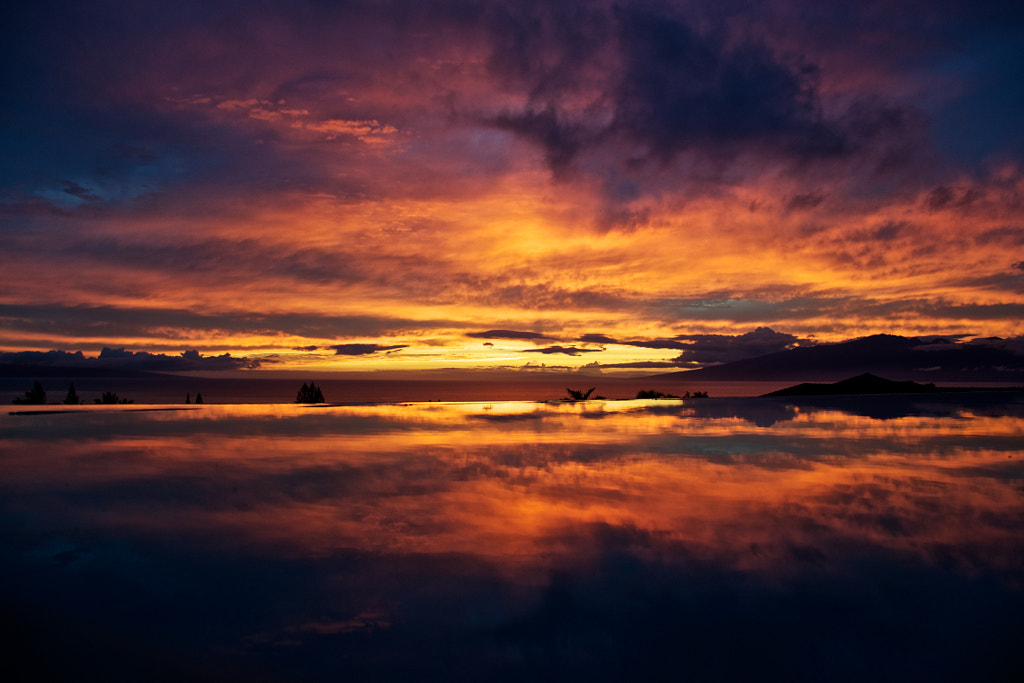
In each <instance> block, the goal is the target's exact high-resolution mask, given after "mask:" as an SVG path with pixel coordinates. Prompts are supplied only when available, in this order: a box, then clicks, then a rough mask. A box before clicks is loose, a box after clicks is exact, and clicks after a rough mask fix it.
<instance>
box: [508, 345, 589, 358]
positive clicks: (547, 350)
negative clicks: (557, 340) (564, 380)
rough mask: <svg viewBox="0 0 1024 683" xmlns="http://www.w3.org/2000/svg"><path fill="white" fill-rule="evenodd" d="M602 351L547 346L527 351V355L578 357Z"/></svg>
mask: <svg viewBox="0 0 1024 683" xmlns="http://www.w3.org/2000/svg"><path fill="white" fill-rule="evenodd" d="M600 350H601V349H581V348H577V347H575V346H545V347H544V348H542V349H526V353H543V354H552V353H564V354H565V355H567V356H578V355H580V354H581V353H597V352H599V351H600Z"/></svg>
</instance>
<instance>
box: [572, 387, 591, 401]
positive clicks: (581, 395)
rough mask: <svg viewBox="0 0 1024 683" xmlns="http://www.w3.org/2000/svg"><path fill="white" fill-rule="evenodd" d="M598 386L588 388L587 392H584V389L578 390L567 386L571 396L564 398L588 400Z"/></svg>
mask: <svg viewBox="0 0 1024 683" xmlns="http://www.w3.org/2000/svg"><path fill="white" fill-rule="evenodd" d="M596 388H597V387H590V389H588V390H587V392H586V393H583V391H582V390H581V391H577V390H576V389H569V388H566V391H568V392H569V398H567V399H564V400H566V401H586V400H587V399H588V398H590V395H591V394H592V393H594V389H596Z"/></svg>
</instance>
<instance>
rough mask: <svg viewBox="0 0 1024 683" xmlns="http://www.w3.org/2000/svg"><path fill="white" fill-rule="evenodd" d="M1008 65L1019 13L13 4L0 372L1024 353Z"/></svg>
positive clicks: (7, 37) (1023, 72)
mask: <svg viewBox="0 0 1024 683" xmlns="http://www.w3.org/2000/svg"><path fill="white" fill-rule="evenodd" d="M1022 55H1024V7H1022V6H1021V5H1020V3H1019V2H977V1H967V0H963V1H961V0H929V1H928V2H924V1H918V0H906V1H890V0H886V1H885V2H882V1H880V0H879V1H876V0H864V1H861V2H850V3H845V2H836V3H821V2H817V1H814V0H779V1H776V2H749V1H743V0H724V1H719V2H714V3H709V2H684V1H670V0H666V1H664V2H657V1H652V2H646V1H634V0H617V1H615V2H606V1H604V0H595V1H588V0H565V1H562V2H559V1H556V0H552V1H548V2H524V1H521V0H520V1H513V0H504V1H503V0H486V1H483V0H481V1H477V0H441V1H439V2H423V1H414V0H390V1H387V2H370V1H358V0H355V1H352V2H313V1H307V2H302V1H301V0H300V1H295V0H289V1H287V2H284V1H281V2H278V1H275V0H264V1H263V2H241V1H239V2H216V1H211V0H204V1H202V2H193V1H191V0H177V1H176V2H173V3H170V2H168V3H164V2H128V1H125V2H118V1H108V0H94V1H93V2H88V3H82V2H48V1H46V0H33V2H25V1H23V0H15V1H14V2H13V3H6V4H5V5H4V9H2V10H0V60H2V61H0V63H2V66H0V69H2V71H0V77H2V83H0V86H2V87H0V102H2V104H0V354H2V355H3V357H4V358H7V359H18V358H20V359H23V358H29V357H32V358H37V359H38V358H49V359H57V360H60V361H61V362H72V361H75V362H82V363H84V362H89V360H90V359H95V358H96V357H97V356H100V355H102V356H103V357H105V358H106V359H107V360H108V361H114V360H117V361H119V362H122V361H123V362H124V363H134V364H136V365H139V366H147V367H148V366H155V365H160V366H162V367H166V368H168V369H192V370H202V369H207V370H214V369H229V370H230V369H249V370H252V369H264V370H266V369H303V368H317V369H334V370H339V371H380V370H400V371H405V370H431V369H433V370H438V369H442V368H460V369H466V370H473V369H477V370H479V369H500V368H517V369H526V370H530V369H552V368H567V369H575V370H579V369H581V368H582V369H583V370H582V371H585V372H591V371H593V372H597V371H602V372H616V371H619V372H626V371H633V372H638V371H641V370H642V371H652V370H655V371H657V370H660V369H673V368H675V369H686V368H692V367H699V366H701V365H705V364H708V363H718V362H723V361H728V360H735V359H737V358H741V357H747V356H751V355H758V354H761V353H768V352H772V351H778V350H781V349H785V348H792V347H794V346H798V345H808V344H814V343H821V342H830V341H841V340H844V339H850V338H856V337H861V336H866V335H871V334H878V333H891V334H902V335H917V336H931V335H942V336H947V337H950V338H954V339H971V338H977V337H991V336H999V337H1003V338H1010V337H1019V336H1021V335H1024V323H1022V320H1024V124H1022V118H1021V116H1020V112H1021V111H1022V110H1024V58H1022ZM32 354H34V355H32ZM661 371H664V370H661Z"/></svg>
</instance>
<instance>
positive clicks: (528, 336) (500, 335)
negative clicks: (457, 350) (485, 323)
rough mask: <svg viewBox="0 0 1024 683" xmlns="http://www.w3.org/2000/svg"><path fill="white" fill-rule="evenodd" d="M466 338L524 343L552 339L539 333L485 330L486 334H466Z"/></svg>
mask: <svg viewBox="0 0 1024 683" xmlns="http://www.w3.org/2000/svg"><path fill="white" fill-rule="evenodd" d="M466 336H467V337H472V338H473V339H521V340H524V341H536V340H540V339H553V338H554V337H549V336H547V335H546V334H541V333H540V332H517V331H516V330H487V331H486V332H467V333H466Z"/></svg>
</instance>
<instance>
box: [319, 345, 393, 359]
mask: <svg viewBox="0 0 1024 683" xmlns="http://www.w3.org/2000/svg"><path fill="white" fill-rule="evenodd" d="M408 346H409V345H408V344H392V345H391V346H384V345H381V344H336V345H335V346H331V347H330V348H332V349H334V355H336V356H368V355H370V354H371V353H377V352H379V351H395V350H397V349H404V348H408Z"/></svg>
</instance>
